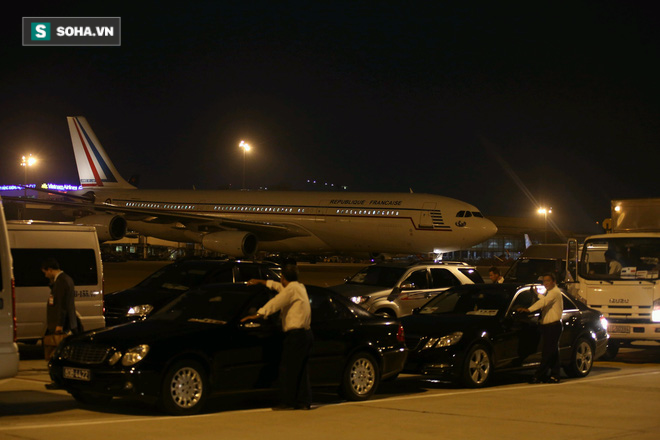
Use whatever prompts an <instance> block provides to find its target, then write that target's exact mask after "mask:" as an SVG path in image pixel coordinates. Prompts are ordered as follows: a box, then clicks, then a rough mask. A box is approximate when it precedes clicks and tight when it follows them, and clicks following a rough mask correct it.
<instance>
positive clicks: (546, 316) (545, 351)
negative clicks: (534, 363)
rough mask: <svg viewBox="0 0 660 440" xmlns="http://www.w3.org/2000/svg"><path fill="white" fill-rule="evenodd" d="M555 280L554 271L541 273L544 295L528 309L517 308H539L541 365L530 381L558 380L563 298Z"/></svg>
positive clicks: (528, 311)
mask: <svg viewBox="0 0 660 440" xmlns="http://www.w3.org/2000/svg"><path fill="white" fill-rule="evenodd" d="M556 282H557V280H556V278H555V274H554V273H547V274H545V275H543V285H544V286H545V289H546V292H545V295H543V296H542V297H541V298H540V299H539V300H538V301H536V302H535V303H534V304H532V305H531V306H530V307H529V309H526V308H522V307H521V308H519V309H518V311H520V312H526V313H530V312H535V311H536V310H541V338H542V339H543V348H542V352H541V365H539V368H538V369H537V370H536V373H535V374H534V377H533V378H532V379H531V380H530V381H529V382H530V383H541V382H549V383H558V382H559V369H560V367H561V363H560V360H559V338H560V337H561V331H562V325H561V315H562V313H563V311H564V300H563V298H562V294H561V290H559V288H558V287H557V284H556ZM548 369H550V377H548V376H547V373H548Z"/></svg>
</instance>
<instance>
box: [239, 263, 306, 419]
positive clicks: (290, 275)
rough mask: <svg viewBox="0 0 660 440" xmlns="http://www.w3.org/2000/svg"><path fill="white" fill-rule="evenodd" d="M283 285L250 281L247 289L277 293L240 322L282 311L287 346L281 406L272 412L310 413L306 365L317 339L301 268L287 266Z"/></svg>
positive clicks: (284, 352)
mask: <svg viewBox="0 0 660 440" xmlns="http://www.w3.org/2000/svg"><path fill="white" fill-rule="evenodd" d="M281 280H282V282H281V283H278V282H276V281H273V280H267V281H266V280H255V279H252V280H250V281H248V285H255V284H263V285H265V286H266V287H268V288H269V289H272V290H276V291H277V292H278V294H277V295H275V296H274V297H273V298H272V299H271V300H270V301H268V302H267V303H266V304H265V305H264V306H263V307H262V308H260V309H259V310H258V311H257V313H256V314H255V315H250V316H246V317H244V318H243V319H241V322H245V321H250V320H255V319H259V318H262V317H263V318H267V317H268V316H269V315H272V314H273V313H276V312H278V311H281V315H282V328H283V330H284V335H285V336H284V342H283V346H282V361H281V364H280V381H281V386H282V402H281V404H280V405H278V406H276V407H275V408H273V409H276V410H283V409H284V410H285V409H310V408H311V403H312V389H311V385H310V382H309V372H308V369H307V364H308V361H309V355H310V353H311V350H312V342H313V340H314V337H313V335H312V330H311V329H310V324H311V321H312V311H311V307H310V304H309V297H308V296H307V290H306V289H305V286H304V285H302V284H301V283H299V282H298V268H297V267H296V265H295V264H287V265H286V266H284V269H283V270H282V277H281Z"/></svg>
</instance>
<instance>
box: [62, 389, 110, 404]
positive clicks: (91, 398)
mask: <svg viewBox="0 0 660 440" xmlns="http://www.w3.org/2000/svg"><path fill="white" fill-rule="evenodd" d="M71 396H73V398H74V399H76V401H77V402H78V403H82V404H83V405H105V404H107V403H109V402H110V401H111V400H112V396H106V395H104V394H94V393H86V392H85V391H73V392H71Z"/></svg>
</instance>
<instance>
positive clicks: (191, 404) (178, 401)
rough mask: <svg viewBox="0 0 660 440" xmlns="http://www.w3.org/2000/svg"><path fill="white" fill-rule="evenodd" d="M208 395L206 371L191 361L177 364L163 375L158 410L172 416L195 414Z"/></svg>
mask: <svg viewBox="0 0 660 440" xmlns="http://www.w3.org/2000/svg"><path fill="white" fill-rule="evenodd" d="M208 393H209V386H208V379H207V377H206V371H205V370H204V368H203V367H202V365H201V364H199V363H198V362H195V361H192V360H186V361H181V362H177V363H176V364H174V365H173V366H172V367H170V369H169V370H167V373H166V374H165V379H164V380H163V386H162V389H161V393H160V400H159V406H160V408H161V409H162V410H163V411H165V412H167V413H169V414H172V415H189V414H197V413H198V412H199V411H200V410H201V409H202V407H203V406H204V403H205V402H206V398H207V396H208Z"/></svg>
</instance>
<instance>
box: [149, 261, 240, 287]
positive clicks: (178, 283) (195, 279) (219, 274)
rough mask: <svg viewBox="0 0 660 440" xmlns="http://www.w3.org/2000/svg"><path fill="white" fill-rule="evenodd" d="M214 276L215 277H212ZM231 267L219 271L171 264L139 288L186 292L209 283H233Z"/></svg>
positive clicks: (152, 275)
mask: <svg viewBox="0 0 660 440" xmlns="http://www.w3.org/2000/svg"><path fill="white" fill-rule="evenodd" d="M212 275H213V276H212ZM233 281H234V280H233V275H232V272H231V267H229V266H228V267H227V268H226V269H225V270H218V266H212V265H208V266H188V265H179V264H170V265H168V266H165V267H163V268H162V269H160V270H158V271H156V272H154V273H153V274H151V275H150V276H149V277H148V278H147V279H145V280H144V281H142V282H141V283H140V284H138V287H141V288H145V289H153V290H178V291H182V292H184V291H186V290H188V289H190V288H192V287H196V286H199V285H201V284H206V283H209V282H229V283H230V282H233Z"/></svg>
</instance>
